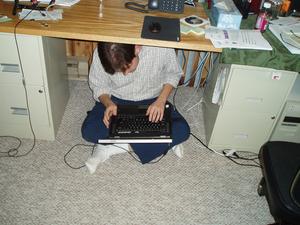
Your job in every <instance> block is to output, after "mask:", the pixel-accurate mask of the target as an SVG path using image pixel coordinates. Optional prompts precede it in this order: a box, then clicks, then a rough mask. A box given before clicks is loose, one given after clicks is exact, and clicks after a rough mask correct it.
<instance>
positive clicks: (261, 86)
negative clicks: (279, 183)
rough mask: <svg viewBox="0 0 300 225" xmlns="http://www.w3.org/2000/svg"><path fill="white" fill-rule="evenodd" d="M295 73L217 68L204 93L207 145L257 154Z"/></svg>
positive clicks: (288, 90) (239, 67) (235, 66)
mask: <svg viewBox="0 0 300 225" xmlns="http://www.w3.org/2000/svg"><path fill="white" fill-rule="evenodd" d="M296 76H297V73H296V72H290V71H281V70H274V69H270V68H262V67H254V66H244V65H234V64H218V65H216V66H215V67H214V70H213V72H212V75H211V77H210V79H209V82H208V85H207V87H206V88H205V92H204V105H203V112H204V123H205V132H206V139H207V144H208V146H209V147H210V148H213V149H216V150H222V149H236V150H244V151H252V152H258V151H259V149H260V147H261V145H262V144H264V143H265V142H266V141H267V140H269V138H270V135H271V132H272V130H273V128H274V126H275V124H276V121H277V120H278V117H279V115H280V112H281V110H282V108H283V106H284V103H285V101H286V98H287V95H288V93H289V92H290V90H291V87H292V86H293V83H294V81H295V79H296Z"/></svg>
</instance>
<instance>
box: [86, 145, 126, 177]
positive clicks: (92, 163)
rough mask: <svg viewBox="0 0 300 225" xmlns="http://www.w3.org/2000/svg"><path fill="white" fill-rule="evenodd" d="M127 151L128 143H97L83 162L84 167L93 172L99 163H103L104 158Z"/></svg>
mask: <svg viewBox="0 0 300 225" xmlns="http://www.w3.org/2000/svg"><path fill="white" fill-rule="evenodd" d="M127 151H129V145H128V144H114V145H101V144H98V145H97V146H96V147H95V149H94V152H93V155H91V156H90V157H89V158H88V159H87V161H86V162H85V165H86V167H87V168H88V170H89V172H90V173H91V174H93V173H94V172H95V171H96V169H97V167H98V165H99V163H103V162H104V161H105V160H107V159H109V157H110V156H111V155H115V154H120V153H126V152H127Z"/></svg>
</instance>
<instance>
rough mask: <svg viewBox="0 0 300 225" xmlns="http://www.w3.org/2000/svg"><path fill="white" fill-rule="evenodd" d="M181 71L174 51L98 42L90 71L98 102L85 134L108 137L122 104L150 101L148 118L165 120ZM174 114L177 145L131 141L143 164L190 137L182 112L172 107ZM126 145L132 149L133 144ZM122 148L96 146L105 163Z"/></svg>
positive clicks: (85, 124)
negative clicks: (166, 107)
mask: <svg viewBox="0 0 300 225" xmlns="http://www.w3.org/2000/svg"><path fill="white" fill-rule="evenodd" d="M182 74H183V72H182V69H181V67H180V65H179V64H178V61H177V57H176V53H175V50H174V49H171V48H160V47H149V46H140V45H131V44H117V43H102V42H99V43H98V47H97V48H96V49H95V51H94V54H93V61H92V64H91V68H90V73H89V85H90V88H91V90H92V92H93V96H94V99H95V100H96V103H95V106H94V107H93V109H92V110H91V111H89V112H88V113H87V117H86V119H85V120H84V122H83V125H82V137H83V138H84V139H85V140H86V141H88V142H92V143H95V144H97V143H98V140H99V139H104V138H107V137H108V127H109V121H110V118H111V116H112V115H116V114H117V104H147V105H149V108H148V110H147V115H148V116H149V120H150V121H151V122H158V121H160V120H161V119H162V117H163V114H164V109H165V104H166V102H167V99H168V97H169V95H170V94H171V92H172V90H173V89H174V88H175V87H177V84H178V82H179V79H180V77H181V76H182ZM171 106H172V105H171ZM171 117H172V143H153V144H152V143H151V144H150V143H145V144H141V143H137V144H130V146H131V148H132V150H133V151H134V153H135V154H136V155H137V156H138V157H139V159H140V161H141V162H142V163H143V164H144V163H148V162H150V161H151V160H153V159H155V158H157V157H159V156H161V155H163V154H166V153H167V151H168V150H170V149H172V148H173V149H174V147H175V146H177V145H179V144H180V143H182V142H184V141H186V140H187V139H188V137H189V134H190V128H189V125H188V123H187V122H186V120H185V119H184V118H183V116H182V115H180V114H179V112H178V111H177V110H176V109H172V116H171ZM119 147H120V146H119ZM121 147H125V149H126V150H128V145H122V146H121ZM120 152H124V150H123V149H122V148H118V147H117V146H115V145H101V144H97V145H96V147H95V153H96V154H98V155H100V156H101V157H100V158H101V159H100V161H101V162H103V161H105V160H106V159H107V158H109V156H110V155H112V154H116V153H120ZM100 161H99V160H98V162H100Z"/></svg>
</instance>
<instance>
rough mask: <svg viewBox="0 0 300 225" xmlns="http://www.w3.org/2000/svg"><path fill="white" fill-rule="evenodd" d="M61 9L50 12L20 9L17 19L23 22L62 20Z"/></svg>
mask: <svg viewBox="0 0 300 225" xmlns="http://www.w3.org/2000/svg"><path fill="white" fill-rule="evenodd" d="M62 12H63V10H62V9H55V10H51V11H47V12H46V11H42V10H31V9H22V11H21V12H19V18H20V19H24V20H60V19H62Z"/></svg>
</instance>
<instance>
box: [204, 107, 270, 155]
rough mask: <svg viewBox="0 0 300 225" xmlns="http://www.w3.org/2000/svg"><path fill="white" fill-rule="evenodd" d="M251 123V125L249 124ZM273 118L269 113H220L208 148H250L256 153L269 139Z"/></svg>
mask: <svg viewBox="0 0 300 225" xmlns="http://www.w3.org/2000/svg"><path fill="white" fill-rule="evenodd" d="M249 121H251V123H249ZM274 123H275V118H274V117H273V116H272V115H271V114H269V113H241V112H239V111H225V110H224V111H222V113H220V114H219V115H218V117H217V120H216V123H215V127H214V131H213V134H212V137H211V140H210V143H209V144H210V146H211V147H212V146H222V147H223V149H224V148H234V149H245V148H248V149H249V148H251V150H253V151H254V152H258V151H259V148H260V146H261V143H264V142H265V141H267V140H268V138H269V133H270V131H271V130H272V127H273V125H274Z"/></svg>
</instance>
